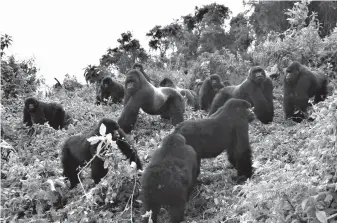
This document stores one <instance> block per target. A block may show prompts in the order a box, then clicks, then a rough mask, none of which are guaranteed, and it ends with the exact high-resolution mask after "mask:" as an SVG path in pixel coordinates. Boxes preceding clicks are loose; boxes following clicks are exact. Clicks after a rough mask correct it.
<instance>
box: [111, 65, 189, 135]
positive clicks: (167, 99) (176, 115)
mask: <svg viewBox="0 0 337 223" xmlns="http://www.w3.org/2000/svg"><path fill="white" fill-rule="evenodd" d="M139 109H142V110H143V111H144V112H146V113H147V114H150V115H161V117H162V118H166V119H171V122H172V124H173V125H176V124H178V123H180V122H182V121H184V112H185V102H184V98H183V97H182V96H181V95H180V94H179V93H178V92H177V91H176V90H175V89H172V88H169V87H160V88H156V87H154V86H153V85H152V84H151V83H149V82H148V81H147V80H146V79H145V77H144V76H143V74H142V73H141V72H140V71H138V70H130V71H129V72H128V73H127V74H126V80H125V96H124V109H123V111H122V114H121V115H120V117H119V119H118V124H119V125H120V126H121V128H122V129H123V130H124V131H125V132H126V133H129V132H131V130H132V129H133V127H134V124H135V123H136V121H137V116H138V113H139Z"/></svg>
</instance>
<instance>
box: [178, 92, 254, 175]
mask: <svg viewBox="0 0 337 223" xmlns="http://www.w3.org/2000/svg"><path fill="white" fill-rule="evenodd" d="M250 106H251V105H250V103H248V102H247V101H245V100H242V99H234V98H232V99H230V100H228V101H227V102H226V104H225V105H223V106H222V107H220V108H219V109H218V111H217V112H216V113H214V114H213V115H211V116H210V117H208V118H206V119H201V120H188V121H184V122H182V123H180V124H179V125H178V126H177V127H176V129H175V131H174V133H179V134H182V135H183V136H184V137H185V139H186V144H187V145H190V146H192V147H193V148H194V150H195V151H196V153H197V156H198V164H199V167H200V159H201V158H213V157H216V156H218V155H219V154H220V153H222V152H223V151H224V150H226V151H227V155H228V159H229V161H230V162H231V164H232V165H233V166H234V167H236V169H237V170H238V176H239V177H241V176H245V177H250V176H251V175H252V161H251V148H250V144H249V136H248V122H249V121H250V120H251V118H252V115H253V114H252V112H250V110H249V107H250Z"/></svg>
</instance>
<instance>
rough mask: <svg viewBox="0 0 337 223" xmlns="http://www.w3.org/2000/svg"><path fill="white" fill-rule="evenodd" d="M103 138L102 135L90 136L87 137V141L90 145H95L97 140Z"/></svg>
mask: <svg viewBox="0 0 337 223" xmlns="http://www.w3.org/2000/svg"><path fill="white" fill-rule="evenodd" d="M103 139H104V138H103V137H102V136H92V137H90V138H88V139H87V141H88V142H90V145H95V144H96V143H98V142H99V141H102V140H103Z"/></svg>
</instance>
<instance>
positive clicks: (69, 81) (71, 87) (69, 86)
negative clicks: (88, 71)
mask: <svg viewBox="0 0 337 223" xmlns="http://www.w3.org/2000/svg"><path fill="white" fill-rule="evenodd" d="M63 87H64V89H66V90H68V91H75V90H76V89H78V88H82V87H83V85H82V84H81V83H79V82H78V80H77V78H76V76H75V75H73V76H70V75H69V74H66V75H65V77H64V80H63Z"/></svg>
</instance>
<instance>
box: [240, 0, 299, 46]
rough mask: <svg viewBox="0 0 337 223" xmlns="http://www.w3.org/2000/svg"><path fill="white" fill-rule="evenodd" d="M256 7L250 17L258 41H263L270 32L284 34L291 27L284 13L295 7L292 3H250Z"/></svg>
mask: <svg viewBox="0 0 337 223" xmlns="http://www.w3.org/2000/svg"><path fill="white" fill-rule="evenodd" d="M247 4H249V5H251V6H252V7H254V11H253V14H252V15H251V16H250V17H249V22H250V24H252V26H253V29H254V31H255V33H256V37H257V40H258V41H260V40H261V41H262V40H263V39H264V38H265V37H266V36H267V34H268V33H269V32H270V31H275V32H279V33H281V32H283V31H285V30H287V29H288V28H289V27H290V26H289V23H288V21H287V16H286V15H285V14H284V12H285V11H286V10H287V9H291V8H292V7H293V4H294V2H291V1H253V0H252V1H249V2H248V3H247Z"/></svg>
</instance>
